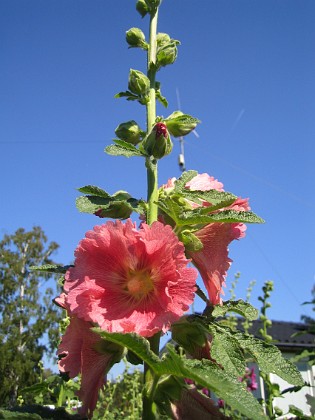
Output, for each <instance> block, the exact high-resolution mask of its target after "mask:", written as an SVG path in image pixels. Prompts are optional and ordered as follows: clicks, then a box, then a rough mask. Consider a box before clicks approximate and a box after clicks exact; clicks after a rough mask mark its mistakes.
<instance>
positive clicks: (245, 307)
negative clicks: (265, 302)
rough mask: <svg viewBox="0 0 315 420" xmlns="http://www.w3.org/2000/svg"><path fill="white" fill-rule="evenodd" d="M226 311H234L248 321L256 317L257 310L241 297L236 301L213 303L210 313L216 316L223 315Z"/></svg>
mask: <svg viewBox="0 0 315 420" xmlns="http://www.w3.org/2000/svg"><path fill="white" fill-rule="evenodd" d="M228 312H235V313H237V314H239V315H242V316H243V317H244V318H246V319H248V320H249V321H254V320H255V319H257V318H258V310H257V309H256V308H254V307H253V306H252V305H251V304H250V303H248V302H244V301H243V300H242V299H240V300H237V301H230V300H228V301H226V302H223V304H222V305H215V306H214V309H213V311H212V314H211V315H212V316H214V317H215V318H216V317H221V316H225V315H226V314H227V313H228Z"/></svg>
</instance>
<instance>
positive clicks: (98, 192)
mask: <svg viewBox="0 0 315 420" xmlns="http://www.w3.org/2000/svg"><path fill="white" fill-rule="evenodd" d="M78 191H80V192H81V193H83V194H89V195H95V196H96V197H104V198H109V197H110V194H108V193H107V192H106V191H104V190H102V189H101V188H99V187H96V186H94V185H86V186H85V187H80V188H78Z"/></svg>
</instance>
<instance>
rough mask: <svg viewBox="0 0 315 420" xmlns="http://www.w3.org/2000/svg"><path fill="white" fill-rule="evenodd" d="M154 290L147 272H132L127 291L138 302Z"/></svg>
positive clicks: (129, 276)
mask: <svg viewBox="0 0 315 420" xmlns="http://www.w3.org/2000/svg"><path fill="white" fill-rule="evenodd" d="M153 289H154V284H153V280H152V278H151V276H150V274H149V273H148V272H147V271H146V270H142V271H130V272H129V275H128V278H127V283H126V290H127V291H128V292H129V294H130V295H131V296H133V297H134V298H136V299H137V300H141V299H142V298H144V297H146V296H147V295H148V294H149V293H150V292H151V291H152V290H153Z"/></svg>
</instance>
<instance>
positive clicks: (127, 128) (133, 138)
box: [115, 120, 142, 145]
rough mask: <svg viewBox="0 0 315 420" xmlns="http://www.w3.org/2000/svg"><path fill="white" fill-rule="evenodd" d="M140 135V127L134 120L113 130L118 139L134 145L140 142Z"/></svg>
mask: <svg viewBox="0 0 315 420" xmlns="http://www.w3.org/2000/svg"><path fill="white" fill-rule="evenodd" d="M141 133H142V132H141V129H140V127H139V126H138V124H137V123H136V121H134V120H130V121H127V122H124V123H121V124H119V126H118V127H117V128H116V130H115V134H116V136H117V137H118V138H120V139H121V140H124V141H126V142H128V143H131V144H134V145H136V144H138V143H139V142H140V140H141Z"/></svg>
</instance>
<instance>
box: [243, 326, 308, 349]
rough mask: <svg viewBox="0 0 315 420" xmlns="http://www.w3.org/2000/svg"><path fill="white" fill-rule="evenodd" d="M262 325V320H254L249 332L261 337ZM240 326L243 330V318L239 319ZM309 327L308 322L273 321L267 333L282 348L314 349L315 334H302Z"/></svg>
mask: <svg viewBox="0 0 315 420" xmlns="http://www.w3.org/2000/svg"><path fill="white" fill-rule="evenodd" d="M262 325H263V324H262V321H260V320H256V321H254V322H253V324H252V327H251V328H249V333H250V334H253V335H254V336H255V337H257V338H261V335H260V333H259V330H260V329H261V328H262ZM238 327H239V329H240V330H243V328H242V320H241V319H238ZM307 327H308V326H307V324H303V323H299V322H287V321H272V325H271V327H269V328H268V329H267V333H268V334H269V335H271V337H272V338H273V339H274V340H275V342H274V344H275V345H276V346H278V347H280V348H283V349H284V348H286V349H289V348H292V349H297V348H299V349H305V348H313V349H314V348H315V336H314V335H313V334H310V333H303V334H302V331H305V330H307ZM296 333H299V334H296ZM295 334H296V335H295Z"/></svg>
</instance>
